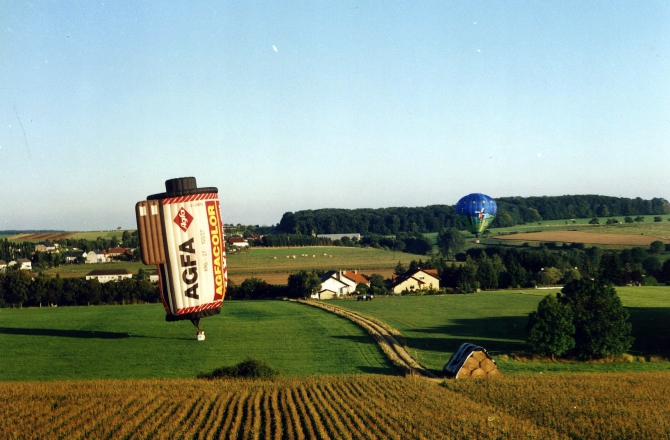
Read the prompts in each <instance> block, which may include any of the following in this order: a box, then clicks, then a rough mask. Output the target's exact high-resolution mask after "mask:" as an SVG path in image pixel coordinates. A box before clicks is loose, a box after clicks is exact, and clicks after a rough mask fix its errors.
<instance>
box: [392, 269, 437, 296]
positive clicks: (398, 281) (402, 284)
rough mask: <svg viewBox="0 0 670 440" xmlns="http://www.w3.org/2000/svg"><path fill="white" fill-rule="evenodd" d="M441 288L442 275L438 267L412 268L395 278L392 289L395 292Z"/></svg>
mask: <svg viewBox="0 0 670 440" xmlns="http://www.w3.org/2000/svg"><path fill="white" fill-rule="evenodd" d="M439 288H440V277H439V275H438V274H437V270H436V269H421V268H417V269H410V270H408V271H407V272H405V273H404V274H402V275H399V276H397V277H395V278H394V279H393V284H391V290H392V291H393V293H402V292H404V291H409V292H413V291H416V290H420V289H435V290H438V289H439Z"/></svg>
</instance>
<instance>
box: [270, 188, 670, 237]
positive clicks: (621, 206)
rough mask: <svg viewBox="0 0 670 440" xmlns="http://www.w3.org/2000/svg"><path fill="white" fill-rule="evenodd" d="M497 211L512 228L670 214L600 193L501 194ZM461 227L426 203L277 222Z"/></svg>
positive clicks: (291, 227) (660, 206)
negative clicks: (526, 224) (602, 218)
mask: <svg viewBox="0 0 670 440" xmlns="http://www.w3.org/2000/svg"><path fill="white" fill-rule="evenodd" d="M496 203H497V205H498V214H497V215H496V218H495V220H494V221H493V224H492V225H491V227H492V228H497V227H510V226H515V225H519V224H525V223H532V222H538V221H542V220H561V219H573V218H574V219H577V218H592V217H613V216H633V215H635V216H641V215H654V214H655V215H662V214H667V213H670V203H669V202H668V201H667V200H666V199H663V198H653V199H651V200H644V199H642V198H640V197H637V198H635V199H630V198H625V197H611V196H599V195H571V196H542V197H501V198H498V199H496ZM452 227H455V228H458V229H461V230H462V229H465V224H464V223H463V221H462V220H461V219H460V218H459V216H458V215H457V214H456V210H455V208H454V206H452V205H431V206H425V207H413V208H408V207H393V208H378V209H372V208H360V209H336V208H324V209H315V210H311V209H310V210H303V211H296V212H286V213H284V215H283V216H282V218H281V221H280V222H279V223H278V224H277V228H276V229H277V232H279V233H285V234H302V235H312V234H345V233H349V232H358V233H360V234H381V235H392V234H397V233H398V232H410V233H412V232H414V233H417V232H418V233H427V232H439V231H441V230H442V229H444V228H452Z"/></svg>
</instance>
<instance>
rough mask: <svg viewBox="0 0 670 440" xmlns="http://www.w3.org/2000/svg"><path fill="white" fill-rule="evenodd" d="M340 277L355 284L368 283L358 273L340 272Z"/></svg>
mask: <svg viewBox="0 0 670 440" xmlns="http://www.w3.org/2000/svg"><path fill="white" fill-rule="evenodd" d="M342 275H343V276H345V277H347V278H349V279H350V280H351V281H353V282H355V283H356V284H358V283H363V284H368V283H369V281H368V280H367V279H366V278H365V277H364V276H363V275H361V274H360V273H354V272H351V271H346V272H344V271H342Z"/></svg>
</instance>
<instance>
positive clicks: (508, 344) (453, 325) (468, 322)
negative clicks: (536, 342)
mask: <svg viewBox="0 0 670 440" xmlns="http://www.w3.org/2000/svg"><path fill="white" fill-rule="evenodd" d="M527 320H528V318H526V317H525V316H498V317H489V318H468V319H452V320H450V323H449V324H446V325H442V326H438V327H428V328H419V329H415V330H412V331H411V332H407V333H405V334H404V335H403V336H404V337H405V341H406V342H407V346H408V347H409V351H410V354H411V350H412V349H418V350H425V351H435V352H440V353H445V352H447V353H453V352H455V351H456V350H457V349H458V347H460V346H461V344H463V343H464V342H470V343H472V344H476V345H479V346H481V347H484V348H485V349H486V350H487V351H489V352H492V353H496V352H498V353H500V352H502V353H510V352H513V351H523V350H527V349H528V346H527V345H526V343H525V342H524V338H525V332H524V329H525V326H526V321H527ZM422 333H424V334H428V335H430V336H428V337H420V336H418V335H420V334H422Z"/></svg>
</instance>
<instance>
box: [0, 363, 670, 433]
mask: <svg viewBox="0 0 670 440" xmlns="http://www.w3.org/2000/svg"><path fill="white" fill-rule="evenodd" d="M669 405H670V374H669V373H667V372H666V373H655V374H651V373H646V374H645V373H643V374H635V375H630V374H625V375H624V374H608V375H604V374H601V375H594V374H585V375H551V376H545V377H543V376H541V375H537V376H533V377H530V376H525V377H499V378H496V379H493V380H470V381H449V382H445V383H442V384H439V383H438V382H434V381H429V380H425V379H420V378H415V377H408V378H404V377H391V376H380V375H367V376H361V375H358V376H330V377H318V378H317V377H310V378H289V379H287V378H283V379H279V380H276V381H271V382H270V381H248V380H219V381H203V380H160V381H158V380H153V381H149V380H144V381H137V380H130V381H109V380H108V381H77V382H67V381H66V382H46V383H45V382H15V383H7V382H5V383H1V382H0V438H7V439H13V438H17V439H18V438H21V439H45V438H81V439H88V438H108V439H128V438H170V439H172V438H179V439H181V438H185V439H186V438H188V439H190V438H198V439H212V438H217V439H218V438H224V437H225V438H232V439H261V438H264V439H365V438H367V439H381V438H388V439H398V440H399V439H444V438H454V439H456V438H458V439H506V438H509V439H512V438H517V439H519V438H528V439H530V438H543V439H545V438H553V439H564V438H565V439H568V438H579V439H612V438H617V439H626V438H630V439H641V438H645V439H660V438H667V435H668V432H670V422H669V421H668V418H667V408H668V406H669Z"/></svg>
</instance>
